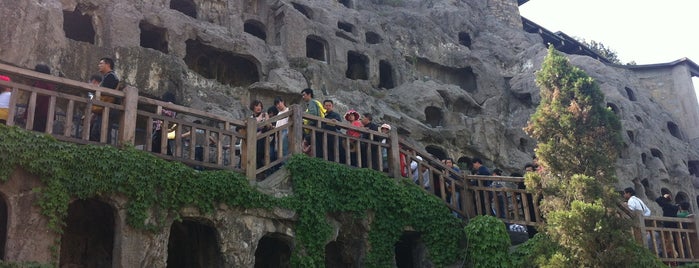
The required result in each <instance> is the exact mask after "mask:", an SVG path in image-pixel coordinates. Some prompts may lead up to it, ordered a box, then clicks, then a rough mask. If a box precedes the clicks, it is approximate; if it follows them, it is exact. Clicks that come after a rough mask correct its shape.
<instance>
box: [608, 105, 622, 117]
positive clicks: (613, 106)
mask: <svg viewBox="0 0 699 268" xmlns="http://www.w3.org/2000/svg"><path fill="white" fill-rule="evenodd" d="M607 108H609V109H611V110H612V112H613V113H614V114H616V115H619V107H618V106H616V104H614V103H611V102H607Z"/></svg>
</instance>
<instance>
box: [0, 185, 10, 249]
mask: <svg viewBox="0 0 699 268" xmlns="http://www.w3.org/2000/svg"><path fill="white" fill-rule="evenodd" d="M8 216H9V211H8V208H7V198H6V197H5V195H4V194H1V193H0V260H5V244H6V243H7V218H8Z"/></svg>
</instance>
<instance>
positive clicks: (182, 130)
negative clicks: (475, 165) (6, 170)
mask: <svg viewBox="0 0 699 268" xmlns="http://www.w3.org/2000/svg"><path fill="white" fill-rule="evenodd" d="M0 74H3V75H8V76H10V77H11V78H12V79H13V81H12V82H5V81H0V86H3V87H6V86H7V87H12V88H13V91H12V97H11V101H10V115H9V118H8V120H7V122H6V124H7V125H14V126H19V127H22V128H25V129H27V130H35V131H40V132H44V133H47V134H50V135H52V136H54V137H56V138H57V139H59V140H64V141H68V142H73V143H78V144H110V145H114V146H125V145H130V146H135V147H136V148H138V149H141V150H144V151H147V152H150V153H153V154H155V155H157V156H158V157H161V158H164V159H167V160H171V161H179V162H182V163H184V164H187V165H189V166H192V167H194V168H199V169H227V170H233V171H237V172H241V173H245V175H246V176H247V177H248V178H249V179H250V180H251V181H254V180H262V179H264V178H265V177H266V176H267V175H270V174H271V173H273V172H275V171H276V170H277V169H278V168H279V167H280V166H281V165H283V163H284V162H285V160H286V159H287V158H288V157H289V156H290V155H292V154H294V153H307V154H308V155H310V156H314V157H319V158H323V159H325V160H327V161H332V162H336V163H340V164H344V165H348V166H354V167H357V168H371V169H375V170H377V171H380V172H383V173H385V174H387V175H389V176H392V177H395V178H401V177H405V178H408V179H409V180H412V181H414V182H415V183H416V184H417V185H419V186H420V187H422V188H423V189H425V190H426V191H428V192H430V193H433V194H435V196H437V197H438V198H440V199H442V200H443V201H444V202H445V204H446V205H447V206H449V208H450V209H452V210H453V211H454V213H455V214H457V215H458V216H460V217H463V218H464V219H468V218H471V217H474V216H475V215H485V214H488V215H497V216H498V217H501V218H502V219H503V221H505V222H508V223H516V224H521V225H537V224H538V223H541V218H540V216H539V214H538V202H536V201H538V200H537V199H532V196H531V195H530V194H529V193H527V192H526V191H525V190H522V189H518V187H517V185H520V184H522V183H523V182H522V178H513V177H482V176H481V177H479V176H470V175H465V174H464V173H462V172H457V171H455V170H453V169H451V168H449V167H447V166H445V165H443V164H442V163H441V161H440V160H438V159H436V158H434V157H433V156H431V155H430V154H428V153H426V152H425V151H424V150H422V149H419V148H418V147H417V146H412V145H411V144H409V143H408V142H407V141H403V140H401V138H400V137H399V136H398V133H397V131H396V128H393V129H392V130H391V131H390V132H389V133H382V132H378V131H373V130H368V129H366V128H358V127H354V126H352V125H350V124H348V123H345V122H336V121H334V120H330V119H326V118H320V117H316V116H312V115H308V114H306V113H304V109H302V108H301V107H300V106H298V105H292V106H291V109H290V112H288V113H285V114H280V115H277V116H275V117H272V118H270V119H268V120H266V121H264V122H257V121H256V120H252V119H250V120H247V119H246V120H239V119H230V118H226V117H223V116H219V115H215V114H210V113H206V112H203V111H199V110H195V109H191V108H188V107H184V106H180V105H175V104H172V103H166V102H163V101H159V100H155V99H151V98H146V97H143V96H139V91H138V89H136V88H134V87H130V86H126V87H124V88H122V89H120V90H112V89H106V88H101V87H97V86H94V85H91V84H88V83H83V82H78V81H73V80H69V79H65V78H60V77H55V76H51V75H46V74H41V73H37V72H34V71H30V70H26V69H22V68H17V67H13V66H9V65H4V64H0ZM37 81H38V82H41V83H43V84H49V85H51V88H52V89H53V90H47V89H44V88H40V87H37V86H35V85H37V84H36V82H37ZM91 95H92V97H90V96H91ZM104 96H108V97H112V98H113V99H114V100H115V101H114V102H107V101H103V100H102V98H101V97H104ZM41 106H47V109H43V108H42V107H41ZM93 106H99V107H104V108H102V109H101V112H100V113H96V112H94V111H93ZM37 111H45V112H41V113H38V112H37ZM171 112H175V113H176V114H177V115H176V116H174V117H172V116H169V115H171V114H172V113H171ZM282 119H288V123H286V124H284V125H281V124H277V123H278V121H279V120H282ZM304 119H305V120H306V121H308V122H311V123H309V124H304ZM35 121H38V122H39V121H40V122H42V124H40V125H42V126H41V127H38V128H37V126H35V124H34V122H35ZM195 122H196V123H195ZM267 125H272V126H275V127H273V128H271V129H270V130H266V131H264V132H261V131H258V130H259V129H263V127H264V126H267ZM158 126H160V128H161V131H159V132H158V131H155V130H156V129H157V128H158ZM168 130H172V131H168ZM348 131H350V132H351V131H354V132H355V133H359V135H360V137H357V136H356V135H348ZM304 137H306V138H307V142H306V143H304ZM307 148H310V150H304V149H307ZM411 165H412V166H413V167H414V169H413V168H411ZM486 181H497V182H499V183H500V185H503V186H504V187H500V188H498V187H494V186H487V185H489V183H486ZM476 204H478V205H476Z"/></svg>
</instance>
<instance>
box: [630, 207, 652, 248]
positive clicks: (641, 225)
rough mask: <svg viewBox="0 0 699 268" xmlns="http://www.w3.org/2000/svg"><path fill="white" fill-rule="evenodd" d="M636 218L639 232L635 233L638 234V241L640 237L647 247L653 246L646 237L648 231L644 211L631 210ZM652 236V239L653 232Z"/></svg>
mask: <svg viewBox="0 0 699 268" xmlns="http://www.w3.org/2000/svg"><path fill="white" fill-rule="evenodd" d="M631 213H632V215H633V218H634V220H636V223H635V224H634V225H637V228H638V233H636V234H634V235H636V241H638V240H639V239H640V242H641V244H643V246H645V247H646V248H652V247H653V245H652V244H651V245H648V239H646V233H648V231H647V229H646V221H645V220H644V218H643V213H642V212H638V211H633V210H632V211H631ZM650 237H651V239H652V237H653V234H650Z"/></svg>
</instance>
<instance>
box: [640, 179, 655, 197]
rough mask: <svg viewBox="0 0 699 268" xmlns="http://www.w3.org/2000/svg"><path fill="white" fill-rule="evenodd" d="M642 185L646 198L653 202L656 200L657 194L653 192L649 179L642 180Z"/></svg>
mask: <svg viewBox="0 0 699 268" xmlns="http://www.w3.org/2000/svg"><path fill="white" fill-rule="evenodd" d="M641 184H642V185H643V191H644V193H645V194H646V196H647V197H648V198H649V199H651V200H653V199H655V193H653V191H651V189H650V184H649V183H648V179H643V180H641Z"/></svg>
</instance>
